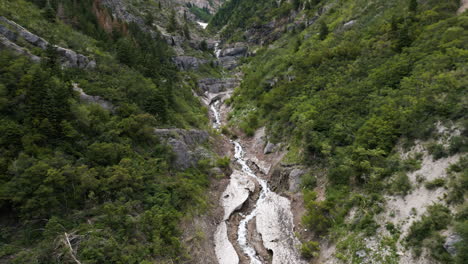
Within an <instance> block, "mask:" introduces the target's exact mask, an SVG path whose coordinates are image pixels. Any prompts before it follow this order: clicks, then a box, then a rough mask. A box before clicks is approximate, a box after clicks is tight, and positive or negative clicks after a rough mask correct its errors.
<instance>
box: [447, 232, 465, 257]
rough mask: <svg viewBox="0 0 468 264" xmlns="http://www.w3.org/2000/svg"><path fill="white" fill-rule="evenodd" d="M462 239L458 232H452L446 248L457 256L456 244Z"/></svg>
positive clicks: (448, 237)
mask: <svg viewBox="0 0 468 264" xmlns="http://www.w3.org/2000/svg"><path fill="white" fill-rule="evenodd" d="M460 241H462V238H461V236H460V235H458V234H451V235H449V236H447V238H446V239H445V243H444V248H445V250H447V252H448V253H449V254H450V255H452V256H455V255H456V254H457V247H456V244H457V243H458V242H460Z"/></svg>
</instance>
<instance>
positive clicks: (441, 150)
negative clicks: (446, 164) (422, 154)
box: [427, 143, 448, 160]
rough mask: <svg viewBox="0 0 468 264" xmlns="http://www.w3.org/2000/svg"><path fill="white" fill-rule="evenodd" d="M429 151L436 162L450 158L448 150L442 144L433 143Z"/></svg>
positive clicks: (428, 148)
mask: <svg viewBox="0 0 468 264" xmlns="http://www.w3.org/2000/svg"><path fill="white" fill-rule="evenodd" d="M427 151H428V152H429V154H431V155H432V157H433V158H434V160H438V159H441V158H446V157H447V156H448V153H447V150H446V149H445V147H444V146H443V145H442V144H437V143H432V144H430V145H429V146H428V147H427Z"/></svg>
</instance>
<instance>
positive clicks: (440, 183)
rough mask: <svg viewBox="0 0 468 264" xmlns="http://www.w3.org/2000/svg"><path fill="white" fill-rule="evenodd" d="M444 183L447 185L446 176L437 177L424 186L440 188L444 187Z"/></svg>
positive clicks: (431, 188)
mask: <svg viewBox="0 0 468 264" xmlns="http://www.w3.org/2000/svg"><path fill="white" fill-rule="evenodd" d="M444 185H445V179H444V178H437V179H434V180H432V181H430V182H426V183H425V184H424V186H425V187H426V188H427V189H429V190H433V189H436V188H440V187H443V186H444Z"/></svg>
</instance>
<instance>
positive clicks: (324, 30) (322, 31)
mask: <svg viewBox="0 0 468 264" xmlns="http://www.w3.org/2000/svg"><path fill="white" fill-rule="evenodd" d="M328 33H329V32H328V26H327V24H325V22H323V21H322V22H321V23H320V34H319V38H320V39H321V40H324V39H325V38H326V37H327V36H328Z"/></svg>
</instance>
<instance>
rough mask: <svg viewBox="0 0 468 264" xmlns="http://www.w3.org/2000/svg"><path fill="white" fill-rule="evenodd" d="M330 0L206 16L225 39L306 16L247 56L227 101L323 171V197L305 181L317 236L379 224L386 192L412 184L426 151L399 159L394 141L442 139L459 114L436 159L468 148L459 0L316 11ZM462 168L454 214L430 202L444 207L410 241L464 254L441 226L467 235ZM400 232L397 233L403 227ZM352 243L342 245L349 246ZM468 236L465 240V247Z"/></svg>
mask: <svg viewBox="0 0 468 264" xmlns="http://www.w3.org/2000/svg"><path fill="white" fill-rule="evenodd" d="M322 2H325V1H292V2H287V1H282V4H280V5H279V6H278V5H277V2H276V1H231V2H229V3H230V5H225V6H224V8H223V9H221V10H220V11H219V12H218V13H217V14H216V15H215V17H214V18H213V20H212V22H211V24H210V27H211V28H212V29H213V30H215V29H221V28H222V29H221V32H222V34H224V35H225V36H226V37H227V39H228V41H233V42H236V41H241V40H242V39H246V34H245V33H244V30H243V29H245V28H251V27H254V28H260V27H262V26H263V25H264V24H265V23H267V22H268V21H270V20H273V21H277V22H278V21H282V20H285V19H287V17H288V16H289V15H290V14H291V12H293V13H296V15H298V14H297V13H298V12H299V11H300V14H301V15H303V16H304V17H303V18H302V22H301V23H296V24H295V25H292V26H290V27H288V26H284V27H283V28H282V30H283V31H284V32H283V35H282V37H281V38H280V39H279V40H277V41H275V42H273V43H269V44H270V46H266V45H263V46H260V47H258V49H257V51H256V54H255V56H254V57H252V58H247V59H246V62H245V63H246V64H245V66H244V69H243V72H244V73H245V77H244V81H243V82H242V84H241V87H240V88H238V89H237V90H236V92H235V96H233V98H232V100H231V104H232V106H233V107H234V112H233V113H232V114H231V124H232V125H233V126H235V124H239V127H240V128H241V129H243V130H244V132H245V133H246V134H248V135H249V134H250V135H253V133H254V132H255V130H256V129H257V128H259V127H261V126H266V127H267V129H268V133H269V134H270V135H271V136H272V137H273V139H274V140H275V141H276V142H284V141H287V142H290V143H291V146H290V152H289V153H288V157H289V158H290V159H289V160H288V162H290V163H292V164H294V163H305V164H309V165H310V166H312V167H313V168H315V171H316V172H317V175H320V173H321V172H322V171H324V170H325V171H326V174H327V179H326V180H327V181H328V182H329V184H328V186H327V190H326V199H325V200H324V201H320V202H318V201H316V198H317V196H316V193H314V192H313V189H314V188H315V187H316V185H315V184H316V183H315V182H314V181H315V180H314V179H313V178H314V177H315V176H314V175H311V176H310V177H311V180H309V181H308V182H306V184H307V183H308V186H306V187H308V188H305V189H304V199H305V203H306V207H307V208H308V213H307V214H306V215H305V216H304V218H303V223H304V225H305V226H308V227H309V228H310V229H312V230H315V231H316V237H315V239H318V240H320V239H321V238H323V237H324V236H327V237H334V238H335V239H336V240H339V239H341V238H342V237H343V236H344V234H347V233H348V232H349V231H353V232H354V233H360V232H364V233H367V234H368V235H372V234H374V233H375V232H376V231H377V229H378V227H379V226H378V225H376V223H375V220H374V216H375V215H377V214H379V213H381V212H382V210H383V209H384V200H383V199H384V195H385V194H402V195H405V194H406V193H408V192H409V191H410V190H411V186H410V185H409V184H410V183H409V181H408V176H407V174H408V173H410V172H411V171H414V170H416V169H417V168H418V166H419V165H418V164H420V162H421V161H420V160H418V158H417V157H415V158H413V159H409V160H401V159H400V158H399V155H398V149H397V146H402V147H403V148H404V149H408V150H409V149H410V148H411V147H412V146H414V144H415V142H417V141H421V140H422V141H425V140H430V139H433V138H438V137H439V135H438V133H437V128H436V124H437V122H440V123H441V124H445V125H447V126H451V125H456V126H457V127H459V129H460V134H459V135H457V136H454V137H453V138H451V139H450V142H449V144H448V146H443V145H441V144H439V143H437V142H433V143H431V144H432V145H430V147H429V150H430V151H431V153H432V155H433V156H434V159H440V158H442V157H447V156H449V155H456V154H457V153H466V151H467V149H468V120H467V119H466V118H467V115H466V113H467V106H468V105H467V101H466V98H467V97H466V96H467V91H468V90H467V87H468V78H467V75H466V74H467V70H468V68H467V66H468V64H467V61H468V53H467V48H468V34H467V32H468V31H467V30H468V16H466V12H465V15H459V16H456V15H455V13H456V10H457V9H458V7H459V1H457V0H454V1H443V2H440V1H424V2H421V1H406V0H405V1H371V2H369V3H368V1H338V2H340V4H335V5H331V7H329V8H330V10H329V11H328V13H327V15H326V16H321V17H316V14H317V13H320V12H323V8H324V4H323V3H322ZM366 4H367V5H366ZM265 10H267V11H266V12H265ZM296 10H299V11H296ZM285 17H286V18H285ZM310 21H314V23H313V24H311V25H310V26H306V23H307V22H310ZM349 21H353V22H351V23H352V26H351V27H349V28H347V27H346V26H344V24H346V23H347V22H349ZM272 81H274V85H272V84H271V83H272ZM455 171H456V172H455ZM455 171H454V172H453V173H452V174H451V175H452V176H451V178H450V180H449V181H450V184H447V185H445V183H442V186H443V185H445V186H447V187H446V188H450V192H451V193H452V194H453V196H456V197H457V198H455V197H452V198H450V199H448V204H449V206H453V207H456V208H459V209H458V210H459V212H458V214H456V215H455V216H453V215H451V214H448V213H446V211H447V208H445V207H444V208H439V207H434V212H435V210H442V212H445V213H434V216H433V217H432V214H431V213H429V215H428V216H427V218H424V219H423V220H422V222H421V223H418V224H417V225H416V224H415V226H414V227H412V228H411V231H410V234H409V236H408V246H411V247H415V248H416V250H417V251H418V252H421V245H422V244H424V245H427V247H429V250H430V252H432V253H431V254H432V256H433V257H434V258H435V259H436V260H438V261H441V262H443V263H454V262H455V263H466V255H464V253H461V254H460V255H459V256H458V257H455V258H452V257H451V256H449V254H448V253H446V252H444V250H443V248H442V243H443V240H441V239H440V238H438V237H437V235H436V232H435V231H436V230H441V229H445V228H446V227H447V226H449V225H451V226H457V228H458V229H459V230H460V232H465V233H463V234H464V236H465V237H464V239H465V240H464V241H468V237H466V231H463V230H466V229H467V227H468V221H467V219H466V210H467V207H466V202H465V201H466V198H464V197H466V190H467V186H468V185H467V183H468V170H467V167H466V159H465V160H463V161H460V163H459V164H458V165H456V168H455ZM369 205H371V206H369ZM356 206H357V207H358V208H360V212H359V213H361V214H362V217H361V220H360V221H359V222H357V223H353V224H351V225H350V224H349V223H346V222H345V218H346V216H347V215H348V213H349V211H350V209H351V208H353V207H356ZM431 212H432V211H431ZM436 215H437V216H436ZM424 221H427V223H425V222H424ZM419 225H420V226H419ZM394 234H395V235H394V237H393V238H391V240H393V242H390V243H394V242H395V241H396V240H397V239H398V238H399V234H398V232H395V233H394ZM423 240H424V241H425V242H424V243H423ZM429 241H433V242H429ZM313 243H316V242H313V241H311V242H309V245H312V246H307V244H304V245H305V246H304V248H303V251H304V253H305V254H306V255H308V256H314V254H316V253H317V252H316V250H317V249H316V248H315V249H314V246H313V245H314V244H313ZM349 243H352V240H351V241H348V242H346V241H344V242H342V243H341V244H339V245H340V246H342V247H343V249H344V250H347V249H348V248H349V247H351V244H349ZM467 245H468V244H467V243H466V242H465V244H463V245H462V244H460V248H461V249H460V250H461V252H466V248H467ZM314 250H315V251H314ZM345 259H346V258H344V259H343V260H345ZM353 259H354V260H353V261H358V259H359V258H357V257H354V258H353ZM385 261H386V262H385V263H397V262H394V261H395V259H392V258H389V259H387V260H385ZM353 263H354V262H353ZM356 263H358V262H356Z"/></svg>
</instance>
